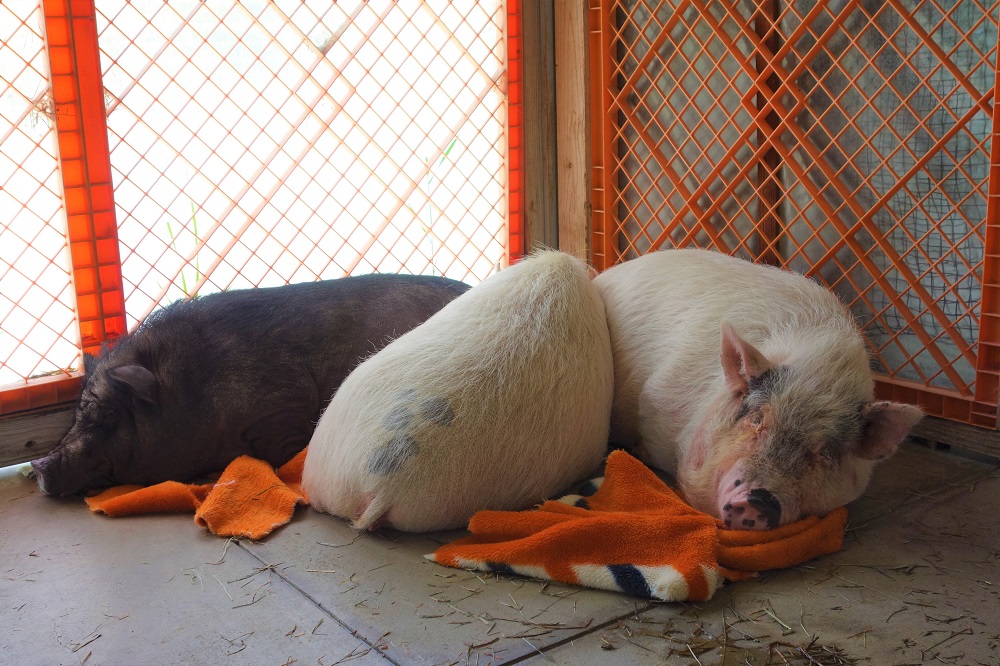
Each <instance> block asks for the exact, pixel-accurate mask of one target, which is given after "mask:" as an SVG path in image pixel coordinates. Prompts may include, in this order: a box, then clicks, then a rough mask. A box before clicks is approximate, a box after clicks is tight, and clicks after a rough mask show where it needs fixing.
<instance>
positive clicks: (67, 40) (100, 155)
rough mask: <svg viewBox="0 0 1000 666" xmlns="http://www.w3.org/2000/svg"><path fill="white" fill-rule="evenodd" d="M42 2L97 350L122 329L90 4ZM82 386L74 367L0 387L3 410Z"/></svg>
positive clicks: (72, 238) (80, 269) (86, 345)
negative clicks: (70, 370)
mask: <svg viewBox="0 0 1000 666" xmlns="http://www.w3.org/2000/svg"><path fill="white" fill-rule="evenodd" d="M43 6H44V10H45V33H46V43H47V46H48V51H49V62H50V68H51V69H50V71H51V77H52V95H53V102H54V115H55V121H56V132H57V140H58V145H59V162H60V165H59V166H60V172H61V175H62V181H63V200H64V205H65V213H66V219H67V223H68V239H69V245H70V253H71V256H72V264H73V285H74V288H75V292H76V304H77V317H78V321H79V324H80V338H81V341H82V346H83V351H84V352H85V353H91V354H96V353H97V352H98V351H99V350H100V347H101V345H102V344H103V343H104V342H107V341H113V340H115V339H117V338H118V337H119V336H121V335H122V334H123V333H125V300H124V296H123V291H122V276H121V262H120V261H119V255H118V232H117V225H116V223H115V207H114V198H113V194H112V183H111V161H110V159H109V157H108V130H107V124H106V122H105V113H104V97H103V95H102V91H103V86H102V85H101V67H100V55H99V52H98V46H97V27H96V23H95V19H94V4H93V2H85V1H81V0H73V1H72V2H70V1H68V0H45V2H44V5H43ZM79 390H80V377H79V376H78V375H62V376H54V377H49V378H46V379H42V380H33V381H31V382H28V383H26V384H25V385H24V386H21V387H18V388H14V389H10V390H5V391H3V392H0V414H9V413H11V412H16V411H20V410H25V409H32V408H36V407H42V406H46V405H50V404H55V403H58V402H63V401H66V400H71V399H73V397H74V396H75V395H77V394H78V393H79Z"/></svg>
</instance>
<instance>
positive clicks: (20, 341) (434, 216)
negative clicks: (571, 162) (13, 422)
mask: <svg viewBox="0 0 1000 666" xmlns="http://www.w3.org/2000/svg"><path fill="white" fill-rule="evenodd" d="M42 4H43V5H44V16H43V14H42V12H41V11H40V10H39V9H37V8H34V7H31V6H27V3H19V4H18V3H15V5H14V7H16V8H18V9H19V10H20V11H22V13H23V14H24V15H17V14H14V13H13V10H11V9H8V8H7V6H6V5H4V6H0V29H2V30H3V31H4V34H3V35H0V36H3V37H5V39H4V40H3V44H2V45H0V49H3V50H4V51H3V53H4V56H5V60H4V67H3V70H2V72H0V74H2V85H4V86H6V87H5V88H3V89H2V91H3V93H2V95H3V100H4V102H5V105H4V107H3V109H2V113H3V115H2V117H0V132H5V133H6V134H3V136H4V137H5V140H4V149H5V150H4V153H5V155H6V156H7V157H5V158H4V159H3V161H0V187H3V196H5V197H6V199H10V201H7V200H6V199H5V200H4V201H2V202H0V203H4V204H7V205H6V208H7V209H8V210H10V211H12V212H13V213H14V214H15V218H14V220H13V221H11V222H10V223H8V221H7V219H3V226H2V227H0V247H2V248H3V249H2V250H0V280H2V281H3V282H2V283H0V286H3V289H2V293H3V297H2V299H0V308H3V311H0V314H3V315H4V316H3V323H2V325H0V373H2V375H0V385H2V390H0V415H2V414H7V413H10V412H14V411H19V410H23V409H29V408H34V407H39V406H44V405H47V404H52V403H54V402H59V401H61V400H65V399H66V398H67V397H71V396H72V394H73V392H74V391H75V390H76V389H77V387H78V384H79V372H78V368H79V366H80V362H81V358H82V356H81V350H86V351H89V352H95V351H97V349H98V348H99V346H100V344H101V343H103V342H105V341H113V340H114V339H115V338H117V336H119V335H121V334H122V333H123V332H124V331H125V329H126V326H128V327H131V326H134V325H135V323H136V322H137V321H139V320H141V319H143V318H144V317H145V316H146V315H147V314H149V313H150V312H151V311H152V310H154V309H155V308H157V307H161V306H163V305H165V304H167V303H170V302H172V301H174V300H176V299H178V298H185V297H191V296H193V295H195V294H197V293H207V292H210V291H219V290H225V289H236V288H242V287H254V286H272V285H277V284H285V283H289V282H301V281H309V280H316V279H327V278H335V277H341V276H345V275H350V274H358V273H368V272H375V271H378V272H409V273H424V274H438V275H446V276H448V277H453V278H456V279H459V280H464V281H467V282H470V283H476V282H479V281H480V280H482V279H484V278H485V277H487V276H488V275H490V274H491V273H492V272H494V271H495V270H497V269H498V268H500V267H502V266H504V265H506V264H507V263H509V262H511V261H516V260H517V258H518V257H519V256H521V255H522V254H523V252H524V224H523V215H524V212H523V194H522V190H523V157H522V155H523V149H524V146H523V142H524V139H523V123H522V113H521V111H520V105H521V75H520V62H521V37H520V2H519V0H513V1H509V2H503V1H502V0H494V1H492V2H475V1H473V0H467V1H465V2H413V3H397V2H391V1H389V0H383V1H381V2H365V1H362V0H355V1H346V2H335V3H319V4H314V3H308V4H307V3H302V2H299V1H298V0H275V1H272V2H235V1H233V0H230V1H224V2H217V3H203V2H199V1H196V0H186V1H179V2H170V3H162V2H125V1H124V0H103V1H100V2H97V3H94V2H86V1H79V0H78V1H74V2H68V1H67V0H45V1H44V3H42ZM7 32H10V33H11V34H10V35H7V34H6V33H7ZM46 38H47V42H48V54H47V55H48V57H46V50H45V47H46ZM9 53H16V60H13V59H11V58H10V57H9V56H8V54H9ZM50 62H51V66H52V72H51V84H50V76H49V72H48V71H47V70H48V67H49V63H50ZM9 63H14V65H10V64H9ZM8 98H9V100H8ZM8 102H9V103H8ZM9 137H13V139H10V141H8V138H9ZM57 137H58V140H57ZM57 148H58V149H57ZM10 149H16V150H17V151H19V152H17V153H16V154H15V153H11V152H9V150H10ZM8 158H9V159H8ZM59 160H61V167H60V169H59V170H58V171H57V168H56V165H57V163H59ZM60 176H61V178H60ZM60 181H61V182H60ZM60 190H64V191H65V200H64V202H63V200H62V198H61V197H60V194H61V192H60ZM22 221H23V223H22ZM67 229H69V235H68V237H67V235H66V234H67V231H66V230H67ZM41 235H44V236H45V239H47V240H46V243H45V244H44V246H43V244H42V242H41V240H40V239H41ZM11 238H13V239H14V241H10V240H8V239H11ZM29 255H30V257H29ZM36 255H37V256H36ZM29 258H30V259H31V260H29ZM13 287H17V288H13ZM40 292H41V293H40ZM43 301H44V302H43ZM56 312H58V313H59V314H60V316H61V319H58V320H57V318H56V317H54V316H53V314H52V313H56ZM46 313H49V314H48V315H47V314H46ZM15 324H16V325H15ZM43 375H44V376H43Z"/></svg>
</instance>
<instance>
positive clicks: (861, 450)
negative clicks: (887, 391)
mask: <svg viewBox="0 0 1000 666" xmlns="http://www.w3.org/2000/svg"><path fill="white" fill-rule="evenodd" d="M923 416H924V413H923V412H921V411H920V409H919V408H917V407H914V406H913V405H907V404H904V403H901V402H872V403H869V404H867V405H865V406H864V407H862V408H861V417H862V418H863V419H864V422H865V424H864V434H863V435H862V436H861V442H860V443H859V444H858V448H857V449H856V450H855V451H854V455H856V456H858V457H859V458H864V459H865V460H885V459H886V458H888V457H889V456H891V455H892V454H893V453H895V452H896V449H897V448H899V445H900V444H902V442H903V440H904V439H906V435H907V433H909V432H910V428H912V427H913V426H915V425H917V422H918V421H920V419H922V418H923Z"/></svg>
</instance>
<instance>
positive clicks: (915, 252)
mask: <svg viewBox="0 0 1000 666" xmlns="http://www.w3.org/2000/svg"><path fill="white" fill-rule="evenodd" d="M590 19H591V26H590V27H591V60H592V62H591V66H592V67H591V77H592V78H591V105H592V113H593V118H594V121H593V127H594V134H593V155H594V196H593V199H594V216H593V259H594V263H595V264H596V265H597V267H598V268H605V267H607V266H610V265H613V264H614V263H616V262H618V261H622V260H625V259H628V258H630V257H634V256H637V255H639V254H642V253H645V252H649V251H652V250H656V249H659V248H661V247H682V246H698V247H712V248H715V249H718V250H720V251H723V252H727V253H731V254H737V255H740V256H743V257H745V258H749V259H753V260H756V261H761V262H767V263H773V264H779V265H782V266H784V267H787V268H790V269H793V270H797V271H800V272H803V273H805V274H807V275H809V276H812V277H814V278H816V279H818V280H820V281H821V282H823V283H824V284H826V285H827V286H829V287H830V288H831V289H832V290H834V291H835V292H836V293H837V294H838V295H839V296H841V298H842V299H843V300H844V301H845V302H847V303H849V304H850V306H851V309H852V311H853V313H854V314H855V315H856V317H857V319H858V321H859V323H860V324H861V326H862V327H863V328H864V331H865V333H866V335H867V337H868V340H869V341H870V343H871V347H872V350H873V352H874V354H873V360H874V362H875V364H876V366H877V370H878V372H879V373H880V374H881V380H880V381H879V385H878V387H879V388H878V390H879V393H880V394H881V395H883V396H886V397H893V398H895V399H899V400H904V401H909V402H917V403H920V404H921V405H922V406H924V408H925V409H926V410H927V411H928V413H931V414H934V415H938V416H944V417H948V418H952V419H956V420H960V421H965V422H968V423H973V424H976V425H981V426H986V427H989V428H996V426H997V402H998V385H1000V382H998V375H1000V326H998V324H1000V319H998V317H1000V302H998V300H997V298H996V296H997V291H996V290H997V286H998V283H997V276H998V272H1000V266H998V261H1000V256H998V251H1000V237H998V236H997V225H998V217H997V216H998V215H1000V209H998V208H997V203H998V200H997V195H998V194H1000V146H998V145H997V142H993V141H992V139H993V137H994V135H995V128H997V127H1000V125H998V124H997V121H998V120H1000V118H998V117H997V105H996V104H995V95H996V90H997V85H998V79H997V69H996V58H997V22H998V4H997V3H982V2H978V1H977V0H960V1H958V2H954V3H945V2H938V1H936V0H935V1H928V2H922V3H908V2H902V1H901V0H887V1H886V2H879V3H862V2H857V1H851V0H846V1H845V2H838V3H824V2H816V1H795V2H788V3H785V2H777V1H776V0H757V2H750V1H742V2H717V1H705V2H699V1H686V0H672V1H665V2H654V1H652V0H650V1H646V0H621V1H617V0H615V1H612V0H591V3H590Z"/></svg>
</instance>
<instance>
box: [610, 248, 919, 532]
mask: <svg viewBox="0 0 1000 666" xmlns="http://www.w3.org/2000/svg"><path fill="white" fill-rule="evenodd" d="M594 284H596V285H597V288H598V290H599V291H600V293H601V296H602V298H603V299H604V303H605V307H606V309H607V318H608V326H609V328H610V331H611V344H612V351H613V356H614V363H615V399H614V407H613V410H612V428H611V438H612V441H614V442H617V443H620V444H622V445H625V446H636V447H637V448H636V452H637V454H638V455H639V457H640V458H642V459H643V460H644V461H645V462H647V463H648V464H650V465H652V466H654V467H658V468H661V469H664V470H666V471H668V472H670V473H672V474H673V475H674V476H675V477H676V478H677V479H678V482H679V483H680V486H681V490H682V492H683V494H684V495H685V497H686V498H687V500H688V501H689V502H690V503H691V504H692V505H693V506H694V507H696V508H698V509H700V510H702V511H705V512H706V513H710V514H712V515H714V516H716V517H717V518H720V519H721V520H723V521H724V522H725V524H726V525H728V526H730V527H732V528H734V529H766V528H772V527H776V526H777V525H779V524H786V523H789V522H793V521H795V520H798V519H799V518H801V517H803V516H805V515H824V514H826V513H827V512H829V511H830V510H832V509H834V508H835V507H838V506H841V505H843V504H846V503H847V502H849V501H851V500H854V499H856V498H857V497H858V496H859V495H860V494H861V493H862V491H863V490H864V488H865V486H866V485H867V484H868V481H869V478H870V476H871V473H872V469H873V467H874V466H875V463H876V462H877V461H879V460H883V459H885V458H887V457H889V456H890V455H892V453H893V452H894V451H895V450H896V448H897V446H898V445H899V444H900V442H901V441H902V440H903V439H904V438H905V437H906V434H907V432H908V431H909V430H910V428H911V427H912V426H913V425H915V424H916V422H917V421H918V420H919V419H920V418H921V412H920V410H919V409H917V408H916V407H913V406H911V405H905V404H899V403H891V402H873V395H874V383H873V380H872V375H871V371H870V368H869V359H868V353H867V351H866V347H865V342H864V340H863V338H862V336H861V333H860V331H859V330H858V327H857V326H856V325H855V323H854V320H853V319H852V317H851V315H850V313H849V312H848V310H847V309H846V308H845V307H844V305H843V304H841V303H840V301H839V300H838V299H837V298H836V296H834V295H833V294H832V293H831V292H829V291H827V290H826V289H824V288H823V287H821V286H820V285H818V284H816V283H815V282H813V281H811V280H809V279H807V278H805V277H803V276H801V275H799V274H796V273H792V272H789V271H785V270H780V269H777V268H772V267H767V266H759V265H754V264H751V263H749V262H746V261H743V260H741V259H736V258H732V257H728V256H725V255H722V254H719V253H716V252H709V251H704V250H663V251H659V252H653V253H650V254H647V255H644V256H642V257H640V258H638V259H634V260H632V261H627V262H625V263H623V264H620V265H618V266H614V267H612V268H610V269H608V270H607V271H605V272H604V273H602V274H601V275H599V276H598V277H597V278H596V279H595V280H594Z"/></svg>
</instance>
